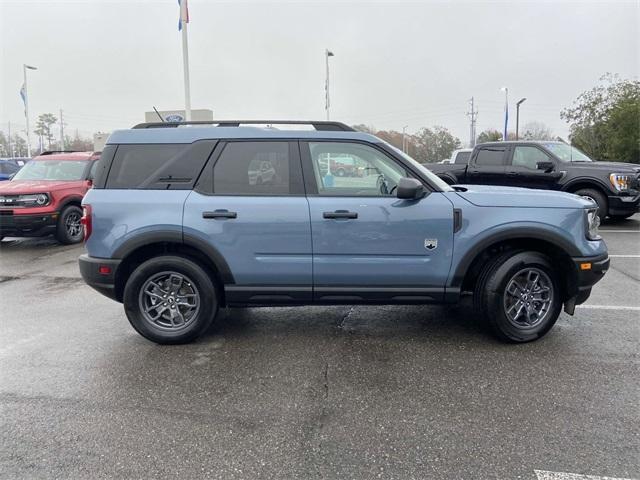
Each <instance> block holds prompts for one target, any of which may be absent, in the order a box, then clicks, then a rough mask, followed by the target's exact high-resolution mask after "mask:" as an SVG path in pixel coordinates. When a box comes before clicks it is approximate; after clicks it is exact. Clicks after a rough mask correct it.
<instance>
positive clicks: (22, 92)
mask: <svg viewBox="0 0 640 480" xmlns="http://www.w3.org/2000/svg"><path fill="white" fill-rule="evenodd" d="M20 97H21V98H22V103H24V106H25V107H26V106H27V90H26V88H25V85H24V83H23V84H22V87H20Z"/></svg>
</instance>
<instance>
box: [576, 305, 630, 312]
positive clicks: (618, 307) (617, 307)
mask: <svg viewBox="0 0 640 480" xmlns="http://www.w3.org/2000/svg"><path fill="white" fill-rule="evenodd" d="M576 308H588V309H591V310H629V311H632V312H636V311H640V307H629V306H622V305H576Z"/></svg>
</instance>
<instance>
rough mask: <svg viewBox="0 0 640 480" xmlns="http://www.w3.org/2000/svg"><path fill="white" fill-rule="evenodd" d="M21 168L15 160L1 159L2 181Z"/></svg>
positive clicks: (0, 173) (0, 177)
mask: <svg viewBox="0 0 640 480" xmlns="http://www.w3.org/2000/svg"><path fill="white" fill-rule="evenodd" d="M20 168H21V166H20V165H18V164H17V163H15V162H12V161H9V160H4V159H0V181H3V180H9V179H10V178H11V177H12V176H13V175H15V173H16V172H17V171H18V170H20Z"/></svg>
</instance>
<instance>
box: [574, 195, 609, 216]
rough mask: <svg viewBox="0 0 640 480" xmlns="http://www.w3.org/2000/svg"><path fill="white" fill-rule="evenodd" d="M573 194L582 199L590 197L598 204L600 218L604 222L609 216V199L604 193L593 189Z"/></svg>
mask: <svg viewBox="0 0 640 480" xmlns="http://www.w3.org/2000/svg"><path fill="white" fill-rule="evenodd" d="M573 193H574V194H575V195H580V196H581V197H588V198H590V199H591V200H593V201H594V202H596V205H598V217H600V220H601V221H602V220H604V218H605V217H606V216H607V198H606V197H605V196H604V195H603V194H602V193H600V192H599V191H598V190H594V189H593V188H582V189H580V190H576V191H575V192H573Z"/></svg>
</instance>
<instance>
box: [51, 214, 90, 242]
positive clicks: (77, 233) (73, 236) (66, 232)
mask: <svg viewBox="0 0 640 480" xmlns="http://www.w3.org/2000/svg"><path fill="white" fill-rule="evenodd" d="M81 218H82V209H81V208H80V207H77V206H75V205H69V206H68V207H65V208H64V209H63V210H62V213H60V217H58V224H57V225H56V240H58V241H59V242H60V243H64V244H65V245H69V244H71V243H78V242H81V241H82V238H83V236H84V233H83V231H82V225H81V224H80V219H81Z"/></svg>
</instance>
